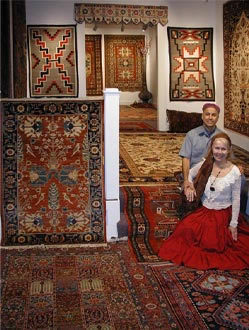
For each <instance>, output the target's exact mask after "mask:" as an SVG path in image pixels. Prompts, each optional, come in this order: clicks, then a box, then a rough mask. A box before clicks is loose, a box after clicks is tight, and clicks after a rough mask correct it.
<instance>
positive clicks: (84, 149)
mask: <svg viewBox="0 0 249 330" xmlns="http://www.w3.org/2000/svg"><path fill="white" fill-rule="evenodd" d="M2 114H3V116H2V131H3V139H2V143H3V146H2V151H3V153H2V155H3V176H2V177H3V204H2V212H3V213H2V214H3V218H2V223H3V242H2V243H3V245H32V244H65V243H66V244H72V243H102V242H105V240H106V238H105V210H104V197H103V186H104V185H103V128H102V125H103V118H102V116H103V103H102V101H99V102H90V101H89V102H84V101H82V102H79V101H78V102H68V103H67V102H59V101H58V102H54V103H50V102H47V101H44V102H37V103H32V102H12V103H2Z"/></svg>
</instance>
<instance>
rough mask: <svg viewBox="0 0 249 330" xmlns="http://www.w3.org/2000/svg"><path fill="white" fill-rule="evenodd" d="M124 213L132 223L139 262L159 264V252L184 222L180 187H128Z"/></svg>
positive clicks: (130, 238) (123, 192) (122, 193)
mask: <svg viewBox="0 0 249 330" xmlns="http://www.w3.org/2000/svg"><path fill="white" fill-rule="evenodd" d="M120 196H121V198H120V201H121V204H122V205H121V211H122V214H123V215H124V218H125V219H126V222H127V224H128V242H129V244H130V246H131V251H133V253H134V255H135V257H136V259H137V261H138V262H159V261H162V260H161V259H160V258H159V257H158V256H157V253H158V250H159V247H160V246H161V244H162V242H163V240H164V239H165V238H166V237H168V236H169V235H170V234H171V233H172V232H173V230H174V229H175V226H176V224H177V223H178V222H179V221H180V220H179V215H178V208H179V203H180V193H179V190H178V189H177V184H174V183H171V184H167V185H164V186H131V187H130V186H126V187H125V186H124V187H121V188H120Z"/></svg>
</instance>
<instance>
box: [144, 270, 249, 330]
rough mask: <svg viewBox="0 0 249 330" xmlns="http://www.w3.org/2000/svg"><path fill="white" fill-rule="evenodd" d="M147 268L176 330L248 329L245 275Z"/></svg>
mask: <svg viewBox="0 0 249 330" xmlns="http://www.w3.org/2000/svg"><path fill="white" fill-rule="evenodd" d="M150 268H151V270H152V272H153V274H154V276H155V277H156V278H157V281H158V283H159V284H160V287H161V289H162V291H163V299H164V301H165V303H166V304H167V308H168V309H169V311H170V312H171V313H172V314H174V316H175V317H176V319H177V326H178V329H185V330H187V329H189V330H192V329H223V330H225V329H241V330H242V329H243V330H246V329H249V312H248V311H249V271H246V270H243V271H219V270H208V271H202V270H194V269H190V268H186V267H174V266H167V265H162V264H157V265H153V266H151V267H150Z"/></svg>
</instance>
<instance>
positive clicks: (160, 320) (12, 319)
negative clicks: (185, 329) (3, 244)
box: [1, 243, 176, 330]
mask: <svg viewBox="0 0 249 330" xmlns="http://www.w3.org/2000/svg"><path fill="white" fill-rule="evenodd" d="M2 259H3V261H2V267H1V270H2V276H1V279H2V294H1V301H2V317H1V329H22V330H27V329H46V330H47V329H73V330H82V329H89V330H90V329H117V330H121V329H127V330H128V329H134V330H135V329H136V330H138V329H141V330H144V329H148V330H155V329H173V328H175V326H176V321H175V317H174V315H173V314H171V313H170V312H169V311H168V307H167V305H166V304H165V302H164V298H163V295H162V292H161V289H160V286H159V284H158V283H157V282H156V280H155V279H153V278H152V276H153V275H152V274H151V272H148V271H145V269H144V268H143V266H142V265H139V264H138V263H136V262H135V260H134V259H133V258H132V256H131V254H130V250H129V248H128V245H127V243H113V244H108V245H107V246H106V247H91V248H87V247H85V248H82V247H81V248H64V249H62V248H60V249H59V248H52V247H47V248H41V247H40V248H30V249H20V248H19V249H8V250H3V251H2Z"/></svg>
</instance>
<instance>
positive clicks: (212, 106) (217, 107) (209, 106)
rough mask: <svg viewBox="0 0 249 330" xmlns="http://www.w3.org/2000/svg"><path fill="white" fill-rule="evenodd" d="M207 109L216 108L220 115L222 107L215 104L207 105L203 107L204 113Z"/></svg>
mask: <svg viewBox="0 0 249 330" xmlns="http://www.w3.org/2000/svg"><path fill="white" fill-rule="evenodd" d="M207 108H214V109H215V110H216V111H217V112H218V113H220V107H219V106H218V105H217V104H215V103H205V104H204V105H203V107H202V111H204V110H206V109H207Z"/></svg>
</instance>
